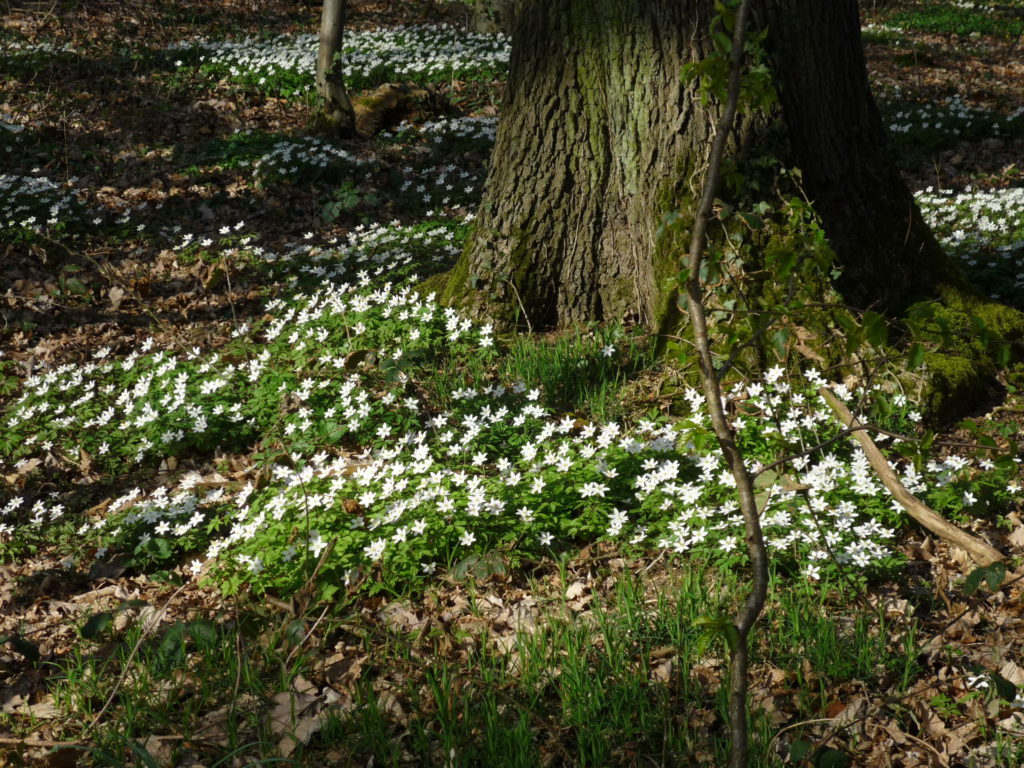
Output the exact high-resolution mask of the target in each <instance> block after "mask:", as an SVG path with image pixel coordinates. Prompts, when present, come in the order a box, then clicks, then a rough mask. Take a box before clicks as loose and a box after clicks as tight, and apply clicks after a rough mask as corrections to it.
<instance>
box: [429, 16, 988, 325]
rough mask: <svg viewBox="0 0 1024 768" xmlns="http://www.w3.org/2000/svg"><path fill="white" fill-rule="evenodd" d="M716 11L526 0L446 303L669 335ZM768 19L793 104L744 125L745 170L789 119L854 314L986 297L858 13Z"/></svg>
mask: <svg viewBox="0 0 1024 768" xmlns="http://www.w3.org/2000/svg"><path fill="white" fill-rule="evenodd" d="M711 13H712V3H711V0H677V1H676V2H672V3H665V2H662V1H661V0H522V2H521V3H520V7H519V10H518V13H517V15H516V21H515V29H514V36H513V53H512V60H511V65H510V66H511V71H510V77H509V85H508V88H507V91H506V97H505V104H504V107H503V111H502V120H501V125H500V127H499V130H498V137H497V143H496V146H495V149H494V153H493V156H492V165H491V170H490V174H489V177H488V181H487V186H486V190H485V194H484V201H483V203H482V205H481V208H480V212H479V215H478V218H477V222H476V227H475V233H474V236H473V238H472V240H471V242H470V244H469V246H468V247H467V248H466V250H465V252H464V255H463V257H462V260H461V261H460V263H459V265H458V266H457V267H456V269H455V270H453V272H452V273H451V275H450V276H449V280H448V281H447V284H446V286H445V290H444V291H443V295H442V298H443V299H445V300H447V301H449V302H451V303H456V304H460V305H462V306H463V307H464V308H466V309H469V310H471V311H473V312H475V313H477V314H480V315H486V316H490V317H492V318H494V319H496V320H498V321H500V322H504V323H506V324H512V323H515V322H516V321H517V319H518V321H519V323H520V325H525V323H523V322H522V320H523V318H522V315H523V313H525V314H526V316H527V318H528V319H529V323H530V325H531V327H533V328H535V329H536V328H545V327H557V326H569V325H574V324H577V323H580V322H585V321H593V320H598V321H600V320H608V319H616V318H619V319H621V318H627V319H636V320H639V321H641V322H643V323H645V324H647V325H648V326H650V327H655V328H657V327H659V326H663V324H664V319H665V317H666V313H667V312H669V311H670V309H671V307H672V305H673V301H672V298H673V295H674V288H673V286H672V284H671V283H672V277H673V276H674V275H675V274H676V273H677V272H678V269H679V267H680V266H681V260H682V257H683V249H682V248H680V247H679V245H680V244H681V243H684V242H685V233H683V232H681V231H677V230H680V228H681V226H686V217H687V214H688V213H689V212H690V211H689V208H690V207H691V205H692V199H693V191H694V190H693V187H694V185H695V184H697V183H699V178H698V177H699V171H700V170H701V168H702V166H703V162H704V158H705V156H706V152H707V149H708V146H709V144H710V134H711V131H712V125H713V121H714V119H715V117H716V114H714V107H713V105H712V107H711V108H709V109H704V108H702V106H701V103H700V100H699V97H698V94H697V92H696V89H695V88H692V87H689V86H687V85H686V84H684V82H683V79H682V70H683V66H684V65H685V64H686V63H687V62H692V61H696V60H699V59H702V58H703V57H704V56H705V55H706V53H707V48H708V41H707V30H708V27H709V22H710V18H711ZM758 14H759V15H758V18H757V24H758V25H759V26H762V27H764V26H766V27H767V29H768V32H769V34H768V38H767V43H766V45H767V47H768V52H769V54H770V57H771V63H772V67H773V73H774V77H775V80H776V85H777V88H778V91H779V94H780V103H779V105H778V107H777V109H776V111H775V112H774V113H773V114H771V115H764V116H761V118H763V119H752V120H750V119H748V120H747V121H745V122H744V127H743V128H740V129H738V131H737V136H736V137H735V140H734V142H733V145H732V152H733V154H734V156H735V155H740V154H742V153H743V152H744V150H745V148H747V147H750V146H752V145H757V144H759V140H758V139H759V137H758V136H757V135H755V134H756V132H757V130H758V126H764V125H767V124H768V123H769V122H771V121H772V120H775V121H779V120H781V121H782V126H783V127H782V130H781V131H778V132H777V133H780V134H781V135H782V136H783V144H784V150H783V155H784V156H783V157H782V158H781V159H782V160H783V162H784V163H785V164H786V165H788V166H790V167H792V166H796V167H799V168H800V169H801V171H802V179H803V185H804V188H805V190H806V192H807V194H808V196H809V197H810V198H811V200H812V201H813V204H814V206H815V208H816V210H817V211H818V213H819V215H820V216H821V218H822V221H823V223H824V226H825V229H826V231H827V233H828V235H829V238H830V241H831V244H832V247H833V248H834V250H835V252H836V254H837V258H838V262H839V265H840V267H841V268H842V277H841V278H840V281H839V288H840V290H841V291H842V293H843V295H844V297H845V298H846V299H847V300H848V301H849V302H850V303H854V304H858V305H860V306H865V307H867V306H872V307H874V308H881V309H882V310H884V311H887V312H890V313H894V314H898V313H899V312H900V311H902V310H903V309H905V308H906V307H907V306H909V305H910V304H912V303H913V302H914V301H917V300H920V299H923V298H926V297H933V296H936V295H938V293H939V291H940V289H941V287H942V286H947V285H948V286H953V287H955V288H956V289H957V290H969V289H968V288H967V287H966V286H965V285H964V283H963V281H962V279H961V277H960V276H959V273H958V272H957V270H956V268H955V267H954V266H953V265H952V264H951V263H950V261H949V260H948V258H947V257H946V256H945V254H944V253H943V251H942V249H941V248H940V247H939V245H938V244H937V243H936V241H935V239H934V238H933V237H932V235H931V233H930V232H929V231H928V228H927V227H926V226H925V224H924V222H923V220H922V219H921V216H920V213H919V211H918V210H917V207H916V205H915V204H914V201H913V197H912V196H911V194H910V192H909V191H908V190H907V188H906V186H905V185H904V184H903V182H902V181H901V180H900V177H899V175H898V172H897V170H896V169H895V167H894V166H893V164H892V163H891V162H890V160H889V158H888V156H887V154H886V150H885V135H884V129H883V126H882V121H881V117H880V115H879V113H878V110H877V108H876V107H875V104H874V101H873V100H872V97H871V94H870V90H869V87H868V81H867V72H866V68H865V62H864V56H863V51H862V48H861V43H860V28H859V19H858V14H857V5H856V2H855V0H830V1H829V2H821V1H820V0H764V2H763V3H761V4H759V5H758ZM672 213H675V214H682V217H681V218H680V219H677V220H676V222H675V223H674V224H672V225H670V226H665V224H666V216H667V215H668V214H672Z"/></svg>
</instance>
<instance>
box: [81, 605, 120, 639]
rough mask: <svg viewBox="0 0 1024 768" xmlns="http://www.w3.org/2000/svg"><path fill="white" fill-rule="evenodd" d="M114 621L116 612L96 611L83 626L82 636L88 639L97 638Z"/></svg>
mask: <svg viewBox="0 0 1024 768" xmlns="http://www.w3.org/2000/svg"><path fill="white" fill-rule="evenodd" d="M113 623H114V614H112V613H111V612H110V611H103V612H102V613H94V614H93V615H92V616H90V617H89V620H88V621H87V622H85V626H84V627H82V637H84V638H85V639H86V640H95V639H96V638H98V637H99V636H100V635H102V634H103V633H104V632H105V631H106V630H107V628H108V627H110V626H111V625H112V624H113Z"/></svg>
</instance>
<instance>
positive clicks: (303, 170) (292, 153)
mask: <svg viewBox="0 0 1024 768" xmlns="http://www.w3.org/2000/svg"><path fill="white" fill-rule="evenodd" d="M369 162H370V161H368V160H365V159H363V158H360V157H357V156H356V155H353V154H352V153H351V152H346V151H345V150H344V149H341V148H340V147H337V146H335V145H334V144H331V143H330V142H329V141H325V140H324V139H320V138H317V137H315V136H309V137H304V138H300V139H284V140H282V141H279V142H278V143H277V144H275V145H274V146H273V148H272V149H271V150H270V151H269V152H267V153H266V154H265V155H263V156H262V157H260V158H259V159H257V160H255V161H254V162H253V164H252V167H253V176H254V177H255V178H256V180H257V181H266V180H267V179H270V178H275V177H284V178H287V177H289V176H301V177H303V178H308V174H309V173H310V172H311V171H313V172H321V171H325V170H327V169H329V168H338V167H339V166H340V167H342V168H353V169H354V168H358V167H360V166H363V165H367V164H369Z"/></svg>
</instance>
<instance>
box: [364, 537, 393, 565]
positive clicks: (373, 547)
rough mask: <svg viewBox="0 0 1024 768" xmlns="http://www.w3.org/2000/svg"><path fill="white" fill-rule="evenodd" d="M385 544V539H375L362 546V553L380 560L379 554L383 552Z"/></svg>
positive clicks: (385, 547)
mask: <svg viewBox="0 0 1024 768" xmlns="http://www.w3.org/2000/svg"><path fill="white" fill-rule="evenodd" d="M387 546H388V540H387V539H383V538H381V539H376V540H374V542H373V543H372V544H369V545H368V546H366V547H363V554H365V555H366V556H367V557H368V558H370V559H371V560H374V561H376V560H380V558H381V556H382V555H383V554H384V550H385V549H387Z"/></svg>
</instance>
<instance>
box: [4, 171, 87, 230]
mask: <svg viewBox="0 0 1024 768" xmlns="http://www.w3.org/2000/svg"><path fill="white" fill-rule="evenodd" d="M72 183H73V182H72V181H69V182H68V183H67V184H58V183H57V182H55V181H52V180H50V179H48V178H46V177H45V176H19V175H16V174H8V173H0V231H2V230H4V229H27V230H31V231H34V232H41V231H42V230H43V229H45V228H46V227H47V226H53V225H55V224H58V223H59V222H60V221H61V219H62V218H64V217H66V216H67V215H69V214H70V213H71V211H72V208H73V206H74V204H75V201H76V197H75V193H74V190H73V187H72Z"/></svg>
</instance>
